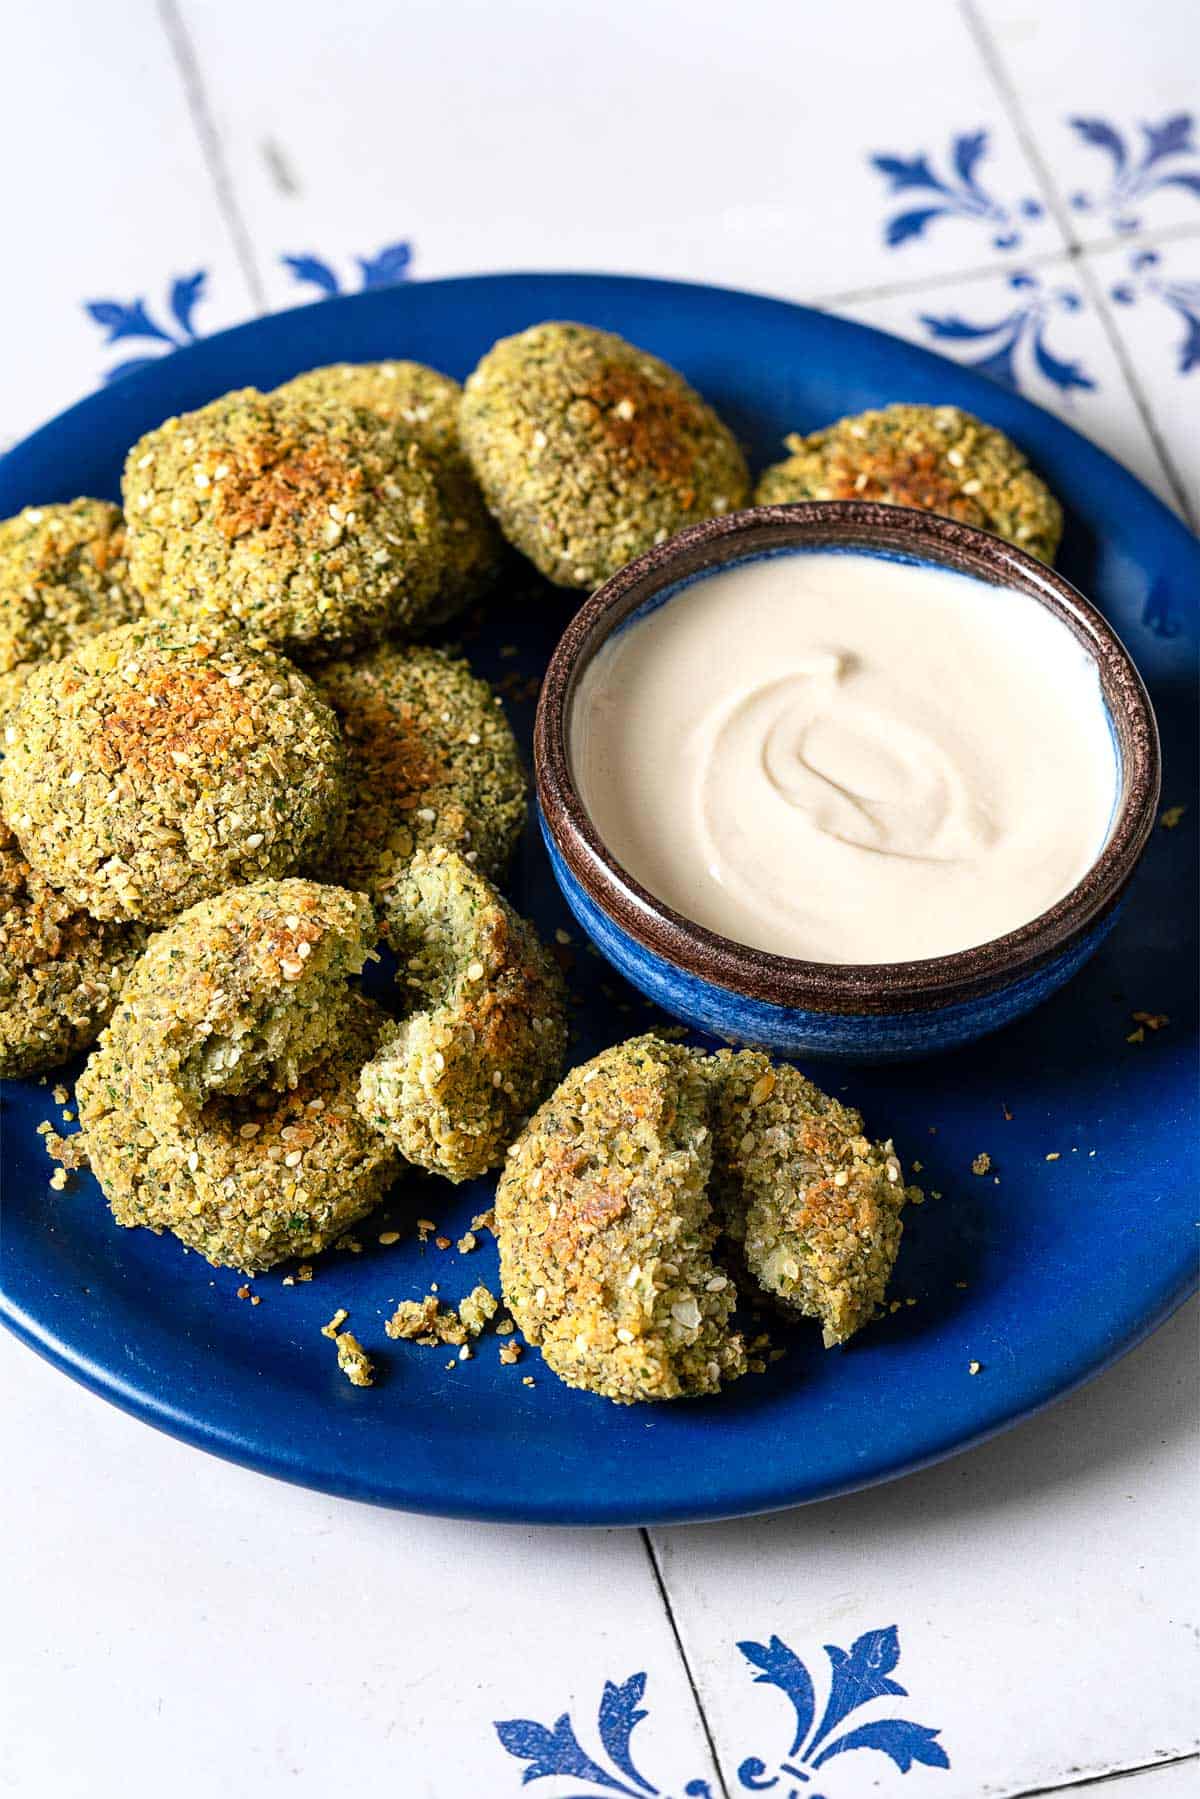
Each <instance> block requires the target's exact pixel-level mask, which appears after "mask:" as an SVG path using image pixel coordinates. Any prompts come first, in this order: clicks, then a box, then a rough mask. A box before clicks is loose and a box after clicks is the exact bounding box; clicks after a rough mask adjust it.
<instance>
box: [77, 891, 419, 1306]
mask: <svg viewBox="0 0 1200 1799" xmlns="http://www.w3.org/2000/svg"><path fill="white" fill-rule="evenodd" d="M373 938H374V917H373V914H372V910H371V906H370V903H369V902H368V901H367V900H366V899H364V898H363V897H362V895H361V894H351V893H346V892H344V891H342V890H341V889H339V888H333V887H322V886H319V885H318V884H317V883H316V882H313V881H304V880H285V881H261V882H257V883H255V884H254V885H253V886H250V887H240V888H234V889H232V890H230V891H229V892H227V893H223V894H221V895H219V896H218V897H217V898H215V899H210V900H205V901H203V902H202V903H201V904H200V905H197V906H194V907H192V908H191V910H190V911H187V912H185V913H183V915H182V916H181V917H179V918H177V919H176V920H175V922H174V923H173V924H172V925H170V926H169V927H168V928H167V929H166V930H165V931H162V932H160V933H159V934H158V936H156V937H154V938H153V939H152V940H151V942H150V945H149V947H148V949H147V951H146V953H145V955H144V956H143V957H142V958H141V960H140V961H139V962H138V964H137V965H136V967H135V968H134V970H133V972H132V974H131V976H130V978H129V980H128V981H127V983H126V986H125V990H124V993H123V994H122V997H121V1002H120V1004H119V1006H118V1007H117V1010H116V1012H115V1013H114V1015H113V1018H112V1020H111V1022H110V1023H109V1025H108V1028H107V1029H106V1030H105V1032H104V1034H103V1036H102V1038H101V1040H100V1044H99V1047H98V1048H97V1049H96V1051H95V1052H94V1054H93V1055H92V1057H91V1059H90V1060H89V1062H88V1065H87V1067H86V1068H85V1070H84V1072H83V1074H82V1075H81V1077H80V1079H79V1081H78V1083H77V1086H76V1098H77V1101H78V1105H79V1118H80V1123H81V1126H82V1128H83V1132H84V1141H85V1144H86V1148H87V1153H88V1156H89V1159H90V1161H91V1165H92V1168H93V1170H94V1172H95V1174H96V1177H97V1179H98V1180H99V1182H100V1184H101V1186H102V1187H103V1189H104V1193H105V1196H106V1198H107V1199H108V1202H109V1205H110V1206H111V1207H112V1211H113V1216H114V1217H115V1218H116V1220H117V1222H118V1223H119V1224H123V1225H130V1226H132V1225H138V1224H141V1225H146V1226H147V1227H148V1228H149V1229H150V1230H153V1231H156V1232H157V1231H163V1230H170V1231H173V1232H174V1234H175V1235H176V1236H177V1237H178V1238H179V1239H180V1241H181V1242H182V1243H184V1244H186V1245H187V1246H188V1247H189V1248H192V1249H197V1250H199V1251H200V1252H201V1254H202V1255H204V1256H206V1257H207V1258H208V1259H209V1261H210V1262H212V1263H214V1264H215V1265H227V1266H229V1267H233V1268H240V1269H242V1270H244V1271H245V1272H246V1273H251V1274H252V1273H255V1272H257V1271H258V1270H260V1269H263V1268H269V1267H270V1266H271V1265H272V1264H273V1263H275V1262H280V1261H284V1260H286V1259H287V1258H289V1257H291V1256H311V1255H316V1254H317V1253H319V1251H321V1250H323V1249H325V1248H327V1247H328V1245H329V1244H330V1243H332V1242H334V1241H335V1240H336V1239H337V1238H338V1237H339V1236H340V1235H341V1234H342V1232H344V1231H345V1230H346V1229H347V1228H348V1227H349V1226H350V1225H352V1224H354V1223H355V1222H356V1221H357V1220H358V1219H359V1218H362V1217H363V1216H364V1215H365V1214H366V1213H367V1212H369V1211H371V1210H372V1209H373V1208H374V1206H375V1205H377V1204H378V1202H379V1200H380V1199H381V1198H382V1197H383V1195H384V1193H385V1192H386V1190H387V1187H388V1186H389V1185H390V1183H391V1181H392V1179H393V1177H394V1175H395V1174H396V1172H397V1170H398V1168H399V1157H398V1156H397V1155H396V1152H395V1150H394V1149H392V1148H391V1147H390V1145H388V1144H387V1143H385V1142H384V1140H383V1138H382V1137H380V1136H378V1135H377V1134H376V1133H375V1132H374V1131H372V1130H370V1129H369V1128H368V1127H367V1126H366V1125H365V1124H364V1123H363V1122H362V1120H361V1119H360V1118H359V1116H358V1113H357V1110H356V1108H355V1095H356V1092H357V1087H358V1077H359V1071H360V1069H361V1068H362V1066H363V1064H364V1062H366V1061H368V1060H369V1059H370V1057H371V1056H372V1055H373V1054H374V1052H375V1049H376V1047H377V1046H378V1043H379V1038H380V1034H381V1031H382V1029H383V1027H384V1025H385V1024H386V1023H387V1020H386V1018H385V1016H384V1014H383V1013H382V1012H381V1011H380V1009H379V1008H378V1007H377V1006H375V1005H374V1004H373V1003H372V1002H371V1001H370V1000H367V999H365V998H364V997H363V996H362V995H361V994H360V993H358V992H356V991H355V990H354V989H353V988H352V987H351V986H350V985H349V981H350V980H351V978H352V977H353V976H355V975H356V974H357V973H358V971H359V970H360V969H361V967H362V965H363V962H364V961H365V960H366V957H367V955H368V954H369V952H370V949H371V944H372V941H373Z"/></svg>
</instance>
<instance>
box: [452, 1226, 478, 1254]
mask: <svg viewBox="0 0 1200 1799" xmlns="http://www.w3.org/2000/svg"><path fill="white" fill-rule="evenodd" d="M478 1245H479V1238H478V1237H477V1236H476V1235H475V1233H474V1231H464V1232H463V1234H462V1236H461V1237H460V1238H459V1239H458V1242H457V1244H456V1245H455V1248H456V1249H457V1250H458V1253H459V1255H460V1256H469V1255H470V1253H471V1251H472V1250H473V1249H476V1248H478Z"/></svg>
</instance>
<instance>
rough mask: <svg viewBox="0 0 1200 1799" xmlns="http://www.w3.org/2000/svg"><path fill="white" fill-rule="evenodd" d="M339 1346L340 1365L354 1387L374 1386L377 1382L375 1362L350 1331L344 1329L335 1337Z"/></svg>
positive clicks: (338, 1357) (335, 1341)
mask: <svg viewBox="0 0 1200 1799" xmlns="http://www.w3.org/2000/svg"><path fill="white" fill-rule="evenodd" d="M334 1343H335V1344H336V1346H337V1359H338V1367H339V1368H340V1369H341V1371H342V1373H343V1374H344V1375H345V1376H346V1379H347V1380H348V1381H349V1382H350V1385H351V1386H352V1387H373V1386H374V1384H375V1364H374V1363H373V1362H372V1360H371V1358H370V1356H369V1355H368V1354H367V1352H366V1350H365V1349H364V1348H363V1346H362V1344H361V1343H360V1342H359V1340H358V1338H357V1337H356V1336H354V1335H353V1334H352V1333H351V1332H350V1331H343V1332H342V1333H341V1335H340V1336H338V1337H335V1338H334Z"/></svg>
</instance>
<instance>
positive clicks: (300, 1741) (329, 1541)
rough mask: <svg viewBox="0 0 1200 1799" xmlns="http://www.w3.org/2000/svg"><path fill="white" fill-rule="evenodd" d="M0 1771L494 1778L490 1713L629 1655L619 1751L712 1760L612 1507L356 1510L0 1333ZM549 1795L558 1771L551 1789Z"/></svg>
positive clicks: (679, 1772) (72, 1798)
mask: <svg viewBox="0 0 1200 1799" xmlns="http://www.w3.org/2000/svg"><path fill="white" fill-rule="evenodd" d="M0 1412H2V1413H3V1416H4V1418H5V1429H6V1432H11V1433H12V1438H11V1440H12V1441H15V1442H19V1443H20V1444H21V1446H22V1447H21V1469H20V1478H19V1479H17V1480H14V1479H12V1478H11V1471H10V1478H9V1479H8V1480H7V1481H6V1483H5V1488H6V1491H5V1499H4V1525H3V1531H4V1541H5V1543H6V1545H7V1546H8V1547H9V1548H11V1547H12V1546H13V1545H16V1544H19V1545H20V1553H19V1555H16V1556H6V1558H5V1559H6V1564H7V1566H6V1572H5V1593H4V1599H3V1604H2V1613H3V1618H4V1631H3V1641H2V1643H0V1792H4V1793H12V1794H19V1795H29V1796H30V1799H32V1796H33V1795H35V1794H36V1795H39V1799H118V1796H123V1799H151V1795H158V1794H162V1793H170V1794H171V1795H172V1796H173V1799H213V1795H214V1794H217V1793H220V1792H228V1793H230V1794H232V1795H235V1796H239V1799H240V1795H242V1794H250V1793H253V1794H255V1795H256V1796H259V1799H273V1796H274V1795H276V1794H288V1795H291V1796H293V1799H298V1796H300V1795H304V1796H307V1795H310V1794H311V1795H317V1794H321V1795H325V1796H327V1795H329V1794H332V1793H335V1792H339V1791H341V1790H343V1789H344V1788H346V1787H347V1785H348V1783H351V1782H353V1783H354V1784H355V1785H357V1786H361V1787H362V1789H363V1790H370V1789H372V1788H374V1790H376V1791H379V1792H391V1793H394V1794H396V1795H397V1799H400V1796H401V1795H402V1796H403V1799H460V1796H462V1795H465V1794H466V1793H468V1792H478V1793H480V1794H484V1793H486V1794H488V1795H490V1796H494V1799H502V1796H503V1795H505V1794H509V1793H511V1794H513V1795H515V1794H516V1793H517V1792H518V1791H519V1790H520V1785H521V1773H522V1767H523V1764H522V1763H521V1762H519V1761H516V1760H514V1759H513V1758H512V1757H511V1756H509V1755H508V1754H507V1753H506V1752H505V1751H504V1750H503V1748H502V1747H501V1745H500V1743H499V1741H498V1739H497V1736H496V1733H495V1729H494V1725H493V1720H495V1719H506V1718H512V1717H518V1718H519V1717H529V1718H533V1719H536V1720H538V1721H540V1722H543V1723H545V1724H547V1725H552V1724H553V1722H554V1719H555V1718H556V1717H557V1716H558V1714H559V1713H560V1712H564V1711H569V1712H571V1714H572V1716H573V1718H574V1720H575V1723H576V1726H577V1728H578V1730H579V1735H580V1739H581V1741H582V1742H584V1743H585V1744H590V1745H591V1748H592V1752H593V1754H594V1753H595V1752H596V1724H595V1721H596V1710H597V1704H598V1701H599V1697H600V1694H601V1691H602V1689H603V1686H604V1682H605V1680H607V1679H610V1678H611V1679H613V1680H614V1681H621V1680H624V1679H625V1677H626V1676H627V1675H629V1674H631V1673H635V1672H639V1671H643V1670H644V1671H646V1672H647V1673H648V1676H649V1679H648V1686H647V1709H648V1711H649V1716H648V1718H647V1720H646V1722H645V1724H644V1725H642V1726H640V1727H639V1732H638V1736H637V1738H636V1739H635V1743H636V1749H637V1754H638V1758H639V1761H640V1762H641V1764H642V1765H643V1766H644V1767H645V1768H646V1769H647V1770H655V1771H656V1778H657V1780H658V1781H659V1782H661V1783H662V1785H663V1786H664V1788H666V1787H667V1785H668V1783H670V1782H674V1783H675V1786H676V1790H681V1789H682V1788H683V1785H684V1783H685V1782H686V1781H688V1780H691V1779H693V1778H699V1777H708V1778H710V1779H711V1772H712V1770H711V1761H710V1758H709V1756H708V1751H707V1748H706V1745H705V1741H704V1735H703V1731H702V1728H701V1725H700V1721H699V1718H698V1716H697V1713H696V1710H695V1706H694V1704H693V1701H692V1698H691V1694H690V1692H689V1689H688V1685H687V1680H686V1676H685V1674H684V1671H683V1668H682V1665H681V1663H680V1660H679V1657H678V1654H677V1651H676V1649H675V1645H674V1641H673V1638H672V1635H671V1631H670V1626H669V1624H668V1621H667V1618H666V1616H665V1614H664V1612H663V1610H662V1607H661V1605H660V1603H659V1599H658V1594H657V1589H656V1585H655V1581H654V1576H653V1573H652V1570H651V1567H650V1564H649V1562H648V1560H647V1558H646V1554H645V1550H644V1547H643V1544H642V1541H641V1539H640V1538H639V1537H638V1535H637V1533H636V1532H615V1531H610V1532H598V1533H595V1534H588V1533H585V1532H545V1533H538V1532H535V1531H526V1530H519V1529H503V1528H499V1527H485V1526H474V1525H464V1524H458V1523H449V1522H442V1521H439V1520H435V1519H426V1518H417V1517H409V1516H403V1515H401V1514H399V1513H389V1512H384V1511H377V1510H375V1509H373V1508H372V1507H369V1506H359V1505H352V1504H349V1503H347V1502H342V1501H336V1500H330V1499H325V1498H322V1497H320V1496H319V1495H317V1494H314V1493H308V1492H305V1491H302V1490H301V1489H299V1488H296V1487H288V1486H284V1485H282V1484H280V1483H276V1482H273V1481H268V1480H265V1479H263V1478H260V1477H259V1476H257V1475H253V1474H248V1473H246V1472H244V1471H243V1470H241V1469H238V1468H233V1467H231V1466H229V1465H228V1464H226V1463H223V1462H219V1461H217V1460H215V1459H214V1458H212V1457H209V1456H205V1455H201V1454H198V1453H197V1452H195V1451H194V1450H190V1449H187V1448H185V1447H184V1446H183V1445H182V1444H178V1443H175V1442H173V1441H171V1440H170V1439H168V1438H167V1437H164V1436H161V1435H159V1434H158V1433H157V1432H154V1431H150V1430H147V1429H146V1428H145V1427H144V1426H142V1425H140V1424H137V1423H135V1422H134V1421H133V1420H132V1419H129V1418H126V1417H125V1416H124V1415H123V1414H121V1413H119V1412H117V1411H115V1410H113V1409H112V1408H111V1407H110V1406H107V1405H105V1404H102V1403H101V1402H100V1401H98V1400H96V1399H93V1398H91V1397H90V1396H89V1395H87V1394H85V1393H84V1392H83V1391H82V1389H80V1388H79V1387H75V1386H72V1385H71V1384H70V1383H69V1382H67V1381H65V1380H64V1379H63V1378H62V1376H61V1375H59V1374H57V1373H55V1372H54V1371H53V1370H52V1369H50V1368H49V1367H47V1366H46V1364H44V1363H43V1362H41V1361H39V1360H38V1359H37V1358H35V1357H34V1356H33V1355H32V1354H31V1353H30V1352H28V1351H26V1350H24V1349H21V1348H20V1347H19V1346H18V1345H17V1344H15V1343H14V1342H13V1341H12V1339H11V1338H9V1337H8V1336H7V1335H5V1336H4V1338H3V1341H0ZM553 1799H557V1795H554V1796H553Z"/></svg>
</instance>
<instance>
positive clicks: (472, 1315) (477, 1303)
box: [458, 1285, 500, 1337]
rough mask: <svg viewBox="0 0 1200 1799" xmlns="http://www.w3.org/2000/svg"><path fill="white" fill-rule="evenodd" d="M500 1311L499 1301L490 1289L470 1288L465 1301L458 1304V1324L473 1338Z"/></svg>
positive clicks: (482, 1287) (462, 1300)
mask: <svg viewBox="0 0 1200 1799" xmlns="http://www.w3.org/2000/svg"><path fill="white" fill-rule="evenodd" d="M499 1309H500V1301H499V1300H498V1299H497V1298H496V1295H495V1294H494V1293H493V1292H492V1291H491V1289H490V1287H484V1286H482V1285H481V1286H478V1287H472V1289H471V1291H470V1292H469V1293H468V1294H467V1296H466V1298H465V1299H461V1300H460V1301H459V1304H458V1316H459V1320H460V1322H461V1323H462V1324H463V1325H464V1326H465V1327H466V1329H467V1330H468V1331H469V1332H470V1334H471V1335H472V1336H473V1337H477V1336H478V1335H479V1333H480V1332H481V1331H482V1329H483V1327H484V1325H485V1324H486V1323H487V1322H488V1320H489V1319H491V1318H494V1317H495V1316H496V1313H497V1311H498V1310H499Z"/></svg>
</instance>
